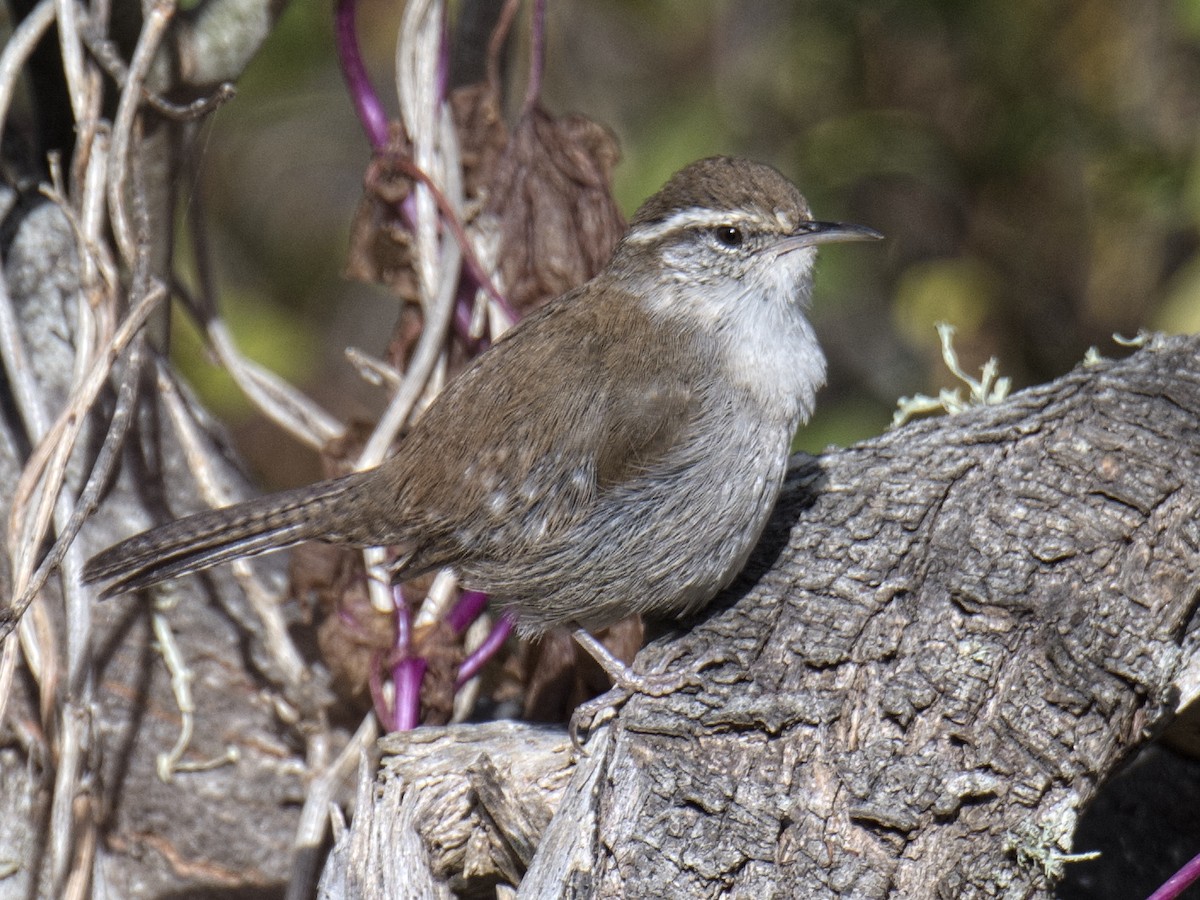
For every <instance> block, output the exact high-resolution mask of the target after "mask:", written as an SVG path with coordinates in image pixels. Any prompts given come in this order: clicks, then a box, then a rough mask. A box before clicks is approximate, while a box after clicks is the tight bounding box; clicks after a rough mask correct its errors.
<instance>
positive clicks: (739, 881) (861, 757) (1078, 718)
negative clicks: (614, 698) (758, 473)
mask: <svg viewBox="0 0 1200 900" xmlns="http://www.w3.org/2000/svg"><path fill="white" fill-rule="evenodd" d="M1198 425H1200V340H1197V339H1195V338H1192V339H1180V338H1176V339H1161V340H1155V341H1153V342H1152V345H1151V346H1150V347H1148V348H1146V349H1144V350H1142V351H1140V352H1138V353H1136V354H1135V355H1134V356H1132V357H1130V358H1129V359H1126V360H1123V361H1119V362H1107V361H1106V362H1102V363H1099V364H1096V365H1091V366H1086V367H1083V366H1081V367H1080V368H1078V369H1077V370H1076V371H1074V372H1072V373H1071V374H1069V375H1067V376H1065V377H1064V378H1062V379H1060V380H1058V381H1056V382H1054V383H1052V384H1049V385H1046V386H1044V387H1039V388H1035V389H1032V390H1028V391H1025V392H1022V393H1020V394H1018V395H1016V396H1015V397H1013V398H1011V399H1010V400H1008V401H1007V402H1005V403H1004V404H1002V405H1000V406H997V407H991V408H985V409H979V410H975V411H972V412H969V413H965V414H962V415H959V416H954V417H949V418H940V419H936V420H932V421H928V422H923V423H920V424H916V425H911V426H909V427H906V428H903V429H900V430H897V431H894V432H891V433H889V434H887V435H884V436H883V437H880V438H878V439H876V440H873V441H869V442H866V443H864V444H860V445H858V446H855V447H852V448H849V449H847V450H844V451H837V452H832V453H829V454H827V455H825V456H822V457H820V458H818V459H805V460H801V461H799V463H798V465H797V467H796V468H795V470H794V471H793V473H792V475H791V477H790V479H789V485H788V487H787V490H786V492H785V495H784V497H783V499H782V501H781V503H780V504H779V508H778V510H777V514H776V516H775V518H774V521H773V523H772V526H771V528H770V530H769V532H768V534H767V535H766V536H765V537H764V540H763V542H762V545H761V546H760V549H759V552H758V555H757V558H756V559H755V561H754V562H752V564H751V566H750V568H749V570H748V571H747V573H746V575H745V576H744V578H743V579H742V581H741V583H740V584H739V585H736V586H735V587H734V588H733V589H731V591H730V592H728V594H727V596H725V597H723V598H720V599H719V600H718V601H717V603H716V604H714V607H713V608H712V609H711V610H710V611H709V612H708V613H707V614H706V615H704V616H702V617H701V618H700V620H699V621H698V623H696V624H695V626H694V627H693V628H691V629H690V630H685V631H682V632H681V633H678V634H677V635H675V636H672V637H670V638H668V639H664V640H661V641H659V642H657V643H656V644H654V645H653V646H652V647H651V648H649V649H647V650H646V651H645V652H644V653H643V654H642V656H641V657H640V659H639V666H641V667H644V668H646V669H648V670H651V671H659V670H667V669H669V670H672V671H686V670H689V669H701V670H702V678H701V681H702V684H701V685H699V686H694V687H691V688H685V689H684V690H681V691H680V692H678V693H676V694H674V695H672V696H669V697H665V698H648V697H636V698H634V699H633V700H631V701H630V702H629V703H628V704H627V705H626V706H625V708H624V709H623V710H622V711H621V713H620V715H619V716H618V717H617V718H616V719H615V720H613V721H612V722H611V723H610V724H609V725H608V726H607V727H605V728H601V729H599V731H598V732H597V734H596V736H595V737H594V739H593V740H592V741H591V743H590V744H589V749H590V751H591V755H590V756H587V757H584V758H582V759H581V760H580V761H579V762H578V763H577V765H576V767H575V770H574V773H573V779H572V782H571V785H570V787H569V788H568V789H567V791H566V794H565V796H564V798H563V800H562V802H561V805H560V806H559V808H558V810H557V813H556V815H555V817H554V819H553V820H552V822H551V824H550V826H549V827H548V829H547V831H546V832H545V834H544V835H543V837H542V842H541V846H540V848H539V851H538V854H537V856H536V858H535V859H534V861H533V863H532V865H531V867H530V868H529V870H528V873H527V874H526V876H525V879H524V881H523V883H522V886H521V891H520V895H521V896H522V897H547V898H549V897H618V896H620V897H716V896H734V897H751V896H753V897H861V898H877V897H878V898H882V897H893V898H894V897H905V898H921V897H931V898H932V897H939V898H940V897H947V898H949V897H956V898H957V897H993V896H994V897H1013V898H1017V897H1021V898H1026V897H1028V898H1034V897H1048V896H1051V895H1052V891H1053V887H1054V884H1055V883H1056V882H1057V881H1058V879H1059V878H1060V877H1061V876H1062V874H1063V871H1064V868H1065V867H1066V863H1067V862H1068V861H1067V860H1065V859H1064V858H1063V857H1064V855H1065V854H1067V853H1069V852H1070V851H1071V849H1072V839H1073V836H1074V835H1075V832H1076V826H1077V822H1078V819H1079V816H1080V814H1081V812H1082V811H1083V810H1084V809H1085V808H1086V807H1087V806H1088V804H1089V803H1090V802H1091V801H1092V799H1093V798H1094V797H1095V795H1096V793H1097V790H1098V787H1099V786H1100V784H1101V782H1102V781H1104V779H1106V778H1108V777H1109V776H1111V775H1112V774H1113V773H1114V772H1115V771H1116V770H1117V768H1118V766H1119V765H1120V764H1121V762H1122V761H1123V760H1124V759H1125V758H1127V756H1128V755H1129V754H1130V752H1131V751H1132V750H1133V749H1134V748H1136V747H1137V746H1138V745H1139V744H1142V743H1144V742H1146V741H1147V740H1148V739H1149V737H1150V736H1151V735H1153V734H1154V733H1155V731H1156V729H1158V728H1159V727H1160V726H1161V725H1162V724H1164V722H1165V721H1166V720H1167V718H1168V717H1169V716H1170V715H1171V713H1172V710H1173V709H1174V707H1175V705H1176V703H1177V702H1178V698H1179V690H1178V685H1185V686H1190V685H1193V684H1194V683H1195V680H1194V671H1195V670H1194V667H1195V666H1196V665H1197V660H1196V655H1197V632H1198V631H1200V626H1198V625H1197V621H1196V619H1197V616H1196V612H1197V603H1198V599H1200V522H1198V513H1200V491H1198V490H1197V480H1198V477H1200V428H1198ZM1189 665H1190V666H1191V667H1192V668H1191V669H1189V668H1188V666H1189ZM1187 689H1188V690H1190V689H1191V688H1190V687H1188V688H1187ZM447 739H449V738H447ZM390 749H391V751H393V752H397V751H401V752H402V747H401V746H400V745H396V746H392V747H391V748H390ZM477 752H478V754H479V756H480V758H485V757H486V758H491V757H493V756H495V757H499V758H503V757H504V756H505V753H506V752H507V751H505V749H504V748H503V747H502V746H501V745H499V744H496V745H495V746H492V747H491V748H488V747H486V746H481V747H479V748H478V751H477ZM423 758H424V759H426V760H427V759H428V758H429V756H428V749H427V748H426V752H425V754H424V755H423ZM405 771H406V767H405V765H404V762H403V757H401V758H399V759H392V760H390V761H389V762H388V764H387V766H385V767H384V768H383V769H382V770H381V772H380V774H379V776H378V777H379V779H380V785H381V787H380V790H379V793H378V794H377V795H376V804H377V806H376V808H375V809H373V810H372V811H371V812H370V813H361V812H360V815H359V819H358V820H356V822H355V826H354V828H355V829H358V828H362V829H366V830H369V829H372V828H375V829H378V828H380V827H382V824H381V823H386V822H388V821H390V820H391V819H392V817H393V815H395V814H396V808H395V807H389V806H388V805H387V804H388V803H389V802H394V798H395V797H396V796H398V794H397V793H396V792H393V791H390V790H388V789H387V785H389V784H390V782H391V780H393V779H397V778H402V777H407V776H404V775H403V773H404V772H405ZM1184 771H1191V772H1194V771H1195V768H1194V767H1191V768H1190V769H1189V768H1188V767H1187V766H1186V764H1184ZM422 772H423V774H424V775H425V776H426V777H427V776H428V772H426V771H425V770H424V769H422ZM364 777H367V778H370V777H372V773H370V772H367V773H366V774H365V776H364ZM411 780H412V779H411V777H409V781H411ZM401 793H402V792H401ZM362 796H364V797H365V796H369V794H365V793H364V794H363V795H362ZM539 802H542V801H539ZM1111 827H1112V826H1111V824H1110V828H1111ZM375 833H377V832H375ZM356 840H357V841H358V842H359V845H360V846H362V845H363V840H364V839H363V838H362V837H358V838H356V837H355V836H354V832H353V830H352V831H351V833H350V834H348V835H347V836H346V837H345V838H344V839H343V843H342V844H341V845H339V846H341V847H342V848H343V849H344V847H345V845H346V843H345V842H353V841H356ZM376 846H377V847H379V848H380V851H381V852H382V853H383V854H384V856H385V857H386V855H387V852H388V851H387V846H386V844H383V843H379V842H376ZM1078 849H1081V850H1086V849H1089V848H1088V847H1080V848H1078ZM426 850H427V852H428V853H429V855H430V859H431V863H430V866H431V868H432V871H433V872H435V873H437V872H438V871H440V869H439V866H440V865H441V863H440V859H441V857H440V856H439V850H438V848H437V847H432V846H429V845H428V844H427V846H426ZM1143 852H1145V851H1143ZM339 860H341V862H339ZM344 860H345V854H344V853H343V854H342V856H340V857H339V856H337V855H335V857H334V863H333V866H332V868H336V867H337V866H339V865H343V866H344V864H345V863H344ZM1115 862H1117V863H1118V864H1119V863H1120V859H1119V858H1118V859H1117V860H1115ZM356 865H357V866H358V868H357V873H358V874H357V879H356V881H355V883H356V884H357V887H358V893H357V894H351V895H357V896H367V897H385V896H389V897H390V896H403V895H405V893H404V888H403V885H402V884H401V883H395V882H388V881H386V880H380V873H381V872H383V871H384V868H383V864H382V858H380V859H376V860H371V859H369V858H367V857H365V856H364V857H360V858H358V860H357V862H356ZM1088 865H1091V864H1088ZM332 878H333V874H332V873H331V872H327V873H326V879H327V883H329V881H330V880H331V879H332ZM1110 887H1111V886H1110ZM1078 895H1079V894H1076V896H1078ZM1105 895H1108V896H1121V895H1120V894H1116V895H1114V894H1112V893H1111V892H1108V891H1106V890H1105V889H1104V886H1103V885H1101V886H1099V887H1098V888H1097V890H1096V893H1095V894H1093V895H1092V896H1105ZM330 896H335V895H330ZM1126 896H1128V895H1126Z"/></svg>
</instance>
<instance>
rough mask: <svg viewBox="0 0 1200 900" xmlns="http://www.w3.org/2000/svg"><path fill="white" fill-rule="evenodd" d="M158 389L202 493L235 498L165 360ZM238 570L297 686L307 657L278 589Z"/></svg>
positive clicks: (283, 668)
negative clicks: (300, 648) (285, 615)
mask: <svg viewBox="0 0 1200 900" xmlns="http://www.w3.org/2000/svg"><path fill="white" fill-rule="evenodd" d="M158 391H159V394H160V395H161V397H162V401H163V406H164V407H165V409H166V411H167V415H168V416H169V417H170V420H171V424H172V426H173V427H174V429H175V433H176V435H177V436H178V438H179V443H180V446H181V447H182V448H183V451H184V454H185V456H186V458H187V461H188V467H189V468H190V469H191V471H192V474H193V476H194V477H195V479H196V485H197V487H198V488H199V490H200V496H201V497H202V498H203V499H204V501H205V502H206V503H208V504H209V505H210V506H212V507H220V506H227V505H228V504H230V503H232V502H233V501H234V500H235V499H236V498H235V497H234V496H233V494H231V493H230V491H229V489H228V488H227V487H226V486H225V485H224V484H223V483H222V482H223V479H222V477H221V475H220V472H219V471H218V467H217V465H216V464H215V463H214V458H215V457H218V456H219V454H217V453H216V452H215V450H214V448H213V447H212V445H211V439H210V438H209V437H208V435H207V434H206V433H205V432H204V431H203V430H202V429H201V428H200V427H199V426H198V425H197V424H196V422H195V419H194V418H193V416H192V414H191V411H190V410H189V408H188V406H187V403H186V402H185V400H184V398H183V396H182V394H181V393H180V391H179V388H178V387H177V385H176V384H175V380H174V376H173V375H172V374H171V372H170V371H169V370H168V369H167V368H166V366H165V365H162V364H160V365H159V367H158ZM235 574H236V575H237V577H238V580H239V581H240V582H241V584H242V587H243V589H244V590H245V594H246V598H247V600H248V601H249V602H250V604H251V606H252V608H253V609H254V612H255V614H256V615H257V617H258V620H259V624H260V626H261V631H260V632H259V634H258V635H257V636H258V638H259V639H260V640H261V641H262V646H263V648H264V649H265V650H266V652H267V653H268V655H269V656H270V658H271V660H272V661H273V662H274V663H275V665H276V666H277V667H278V671H279V673H280V677H281V678H282V679H283V680H284V684H285V686H286V687H288V688H290V689H298V688H299V687H300V686H301V685H302V684H303V681H304V678H305V671H306V669H305V665H304V659H303V657H302V656H301V655H300V652H299V651H298V650H297V649H296V645H295V644H294V643H293V642H292V639H291V637H290V636H289V634H288V630H287V623H286V622H285V621H284V619H283V615H282V613H281V607H280V604H279V603H278V598H277V595H276V593H274V592H272V591H269V590H268V589H267V588H266V587H265V586H264V585H263V584H262V583H261V581H260V580H259V579H258V577H257V576H256V575H255V574H254V570H253V568H252V567H251V565H250V564H249V563H242V564H241V565H239V566H237V567H236V568H235Z"/></svg>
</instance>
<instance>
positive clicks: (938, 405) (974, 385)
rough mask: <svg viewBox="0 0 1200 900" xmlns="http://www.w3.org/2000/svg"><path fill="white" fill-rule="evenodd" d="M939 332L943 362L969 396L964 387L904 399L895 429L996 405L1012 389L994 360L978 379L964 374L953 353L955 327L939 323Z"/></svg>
mask: <svg viewBox="0 0 1200 900" xmlns="http://www.w3.org/2000/svg"><path fill="white" fill-rule="evenodd" d="M937 331H938V337H939V338H941V341H942V360H943V361H944V362H945V363H946V368H947V369H949V370H950V372H951V374H953V375H954V377H955V378H957V379H958V380H959V381H961V382H963V384H965V385H966V386H967V389H968V395H967V397H966V398H965V399H964V398H963V396H962V394H961V390H962V389H961V388H954V389H953V390H951V389H949V388H943V389H942V390H941V391H939V392H938V395H937V396H936V397H929V396H927V395H925V394H917V395H915V396H912V397H901V398H900V399H899V400H898V401H897V402H896V406H897V409H896V413H895V415H893V416H892V427H893V428H896V427H898V426H900V425H903V424H904V423H905V422H907V421H908V420H909V419H911V418H912V417H913V416H917V415H922V414H924V413H931V412H945V413H949V414H950V415H953V414H955V413H959V412H963V411H964V410H967V409H972V408H973V407H976V406H994V405H995V404H997V403H1000V402H1001V401H1003V400H1004V399H1005V398H1006V397H1007V396H1008V392H1009V391H1010V390H1011V389H1012V379H1010V378H1007V377H998V371H999V368H1000V364H999V363H998V362H996V359H995V357H993V358H992V359H989V360H988V361H987V362H986V363H985V364H984V366H983V368H982V369H981V370H980V375H979V378H978V379H976V378H972V377H971V376H970V375H968V374H967V373H966V372H964V371H963V369H962V366H961V365H959V362H958V354H957V353H955V352H954V344H953V340H954V326H953V325H947V324H946V323H945V322H942V323H939V324H938V326H937Z"/></svg>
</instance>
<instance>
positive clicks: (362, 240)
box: [346, 123, 418, 303]
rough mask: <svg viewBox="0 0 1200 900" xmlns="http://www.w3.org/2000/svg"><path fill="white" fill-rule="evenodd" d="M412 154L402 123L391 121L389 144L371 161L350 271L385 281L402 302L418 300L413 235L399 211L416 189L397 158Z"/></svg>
mask: <svg viewBox="0 0 1200 900" xmlns="http://www.w3.org/2000/svg"><path fill="white" fill-rule="evenodd" d="M407 153H408V146H407V143H406V141H405V140H404V137H403V134H402V133H401V131H400V126H399V125H397V124H394V123H393V125H392V130H391V142H390V144H389V146H388V148H387V149H386V150H385V151H384V152H383V153H380V154H377V155H376V156H375V157H374V158H373V159H372V160H371V163H370V165H368V166H367V172H366V175H365V176H364V178H363V196H362V199H361V200H360V201H359V204H358V209H357V211H356V212H355V214H354V221H353V222H352V223H351V225H350V248H349V253H348V255H347V259H346V276H347V277H348V278H353V279H356V280H358V281H365V282H369V283H375V284H382V285H384V286H386V287H387V288H389V289H390V290H391V291H392V292H393V293H394V294H395V295H396V296H397V297H399V298H400V300H401V301H403V302H405V303H415V302H416V301H417V299H418V294H417V279H416V274H415V273H414V271H413V267H412V235H411V233H410V232H409V230H408V227H407V225H406V224H405V222H404V220H403V218H402V217H401V215H400V205H401V204H402V203H403V202H404V200H405V198H407V197H408V195H409V194H410V193H412V189H413V182H412V179H411V178H410V177H409V176H408V175H406V174H404V173H403V172H401V171H400V170H399V169H398V168H397V167H396V165H395V163H394V160H396V159H398V158H401V157H403V156H404V155H405V154H407Z"/></svg>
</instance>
